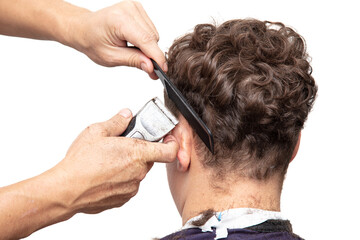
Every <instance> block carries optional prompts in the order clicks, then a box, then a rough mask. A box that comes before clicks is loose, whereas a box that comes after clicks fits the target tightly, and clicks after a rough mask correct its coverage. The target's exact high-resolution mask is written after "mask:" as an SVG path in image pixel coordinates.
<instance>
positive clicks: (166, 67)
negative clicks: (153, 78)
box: [162, 63, 168, 72]
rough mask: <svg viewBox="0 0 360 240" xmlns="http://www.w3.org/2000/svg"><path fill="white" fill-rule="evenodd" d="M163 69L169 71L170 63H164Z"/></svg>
mask: <svg viewBox="0 0 360 240" xmlns="http://www.w3.org/2000/svg"><path fill="white" fill-rule="evenodd" d="M162 70H163V71H164V72H167V71H168V65H167V64H166V63H164V65H163V69H162Z"/></svg>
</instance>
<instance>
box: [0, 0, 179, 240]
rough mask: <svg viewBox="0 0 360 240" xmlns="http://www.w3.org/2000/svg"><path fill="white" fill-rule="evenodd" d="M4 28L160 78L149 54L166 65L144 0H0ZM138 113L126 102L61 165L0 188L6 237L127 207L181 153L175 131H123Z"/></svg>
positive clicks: (87, 134) (73, 147) (2, 30)
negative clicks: (151, 138) (88, 1)
mask: <svg viewBox="0 0 360 240" xmlns="http://www.w3.org/2000/svg"><path fill="white" fill-rule="evenodd" d="M0 34H4V35H9V36H17V37H27V38H35V39H43V40H54V41H58V42H60V43H62V44H64V45H67V46H70V47H72V48H74V49H77V50H79V51H80V52H83V53H84V54H86V55H87V56H88V57H89V58H90V59H92V60H93V61H94V62H96V63H98V64H101V65H104V66H119V65H126V66H132V67H137V68H140V69H143V70H144V71H146V72H147V73H148V74H149V75H150V77H152V78H154V79H156V77H155V74H154V73H153V65H152V63H151V61H150V59H149V58H153V59H154V60H155V61H157V62H158V64H160V66H162V67H163V69H164V70H165V71H166V70H167V66H166V63H165V56H164V54H163V53H162V51H161V50H160V48H159V47H158V45H157V41H158V40H159V34H158V33H157V31H156V28H155V26H154V24H153V23H152V22H151V20H150V19H149V17H148V16H147V14H146V12H145V10H144V9H143V8H142V6H141V4H140V3H138V2H133V1H124V2H121V3H118V4H115V5H113V6H111V7H108V8H104V9H101V10H99V11H96V12H91V11H89V10H87V9H84V8H79V7H77V6H74V5H71V4H69V3H66V2H64V1H60V0H11V1H7V0H0ZM128 43H131V44H133V45H134V46H136V47H137V48H138V49H135V48H129V47H127V45H128ZM139 49H140V50H139ZM131 118H132V113H131V112H130V110H128V109H124V110H122V111H120V112H119V113H118V114H116V115H115V116H114V117H113V118H111V119H110V120H108V121H105V122H102V123H96V124H93V125H91V126H89V127H88V128H86V129H85V130H84V131H83V132H82V133H81V134H80V135H79V136H78V138H77V139H76V140H75V141H74V143H73V144H72V145H71V147H70V148H69V150H68V152H67V154H66V156H65V158H64V159H63V160H62V161H61V162H59V163H58V164H57V165H56V166H55V167H53V168H52V169H50V170H48V171H46V172H44V173H42V174H40V175H39V176H35V177H33V178H31V179H27V180H25V181H22V182H19V183H15V184H13V185H10V186H5V187H1V188H0V229H1V233H0V239H19V238H23V237H26V236H29V235H30V234H31V233H33V232H35V231H37V230H38V229H41V228H43V227H46V226H49V225H51V224H54V223H57V222H61V221H65V220H67V219H69V218H71V217H72V216H73V215H75V214H76V213H80V212H82V213H98V212H101V211H104V210H106V209H110V208H114V207H120V206H122V205H123V204H124V203H126V202H127V201H128V200H129V199H130V198H131V197H133V196H134V195H135V194H136V193H137V191H138V188H139V184H140V182H141V180H142V179H144V177H145V176H146V174H147V172H148V171H149V170H150V169H151V167H152V165H153V163H154V162H164V163H165V162H166V163H169V162H172V161H174V160H175V158H176V153H177V151H178V148H179V146H178V143H177V141H176V139H175V138H174V137H173V136H172V135H168V136H167V137H166V138H165V139H164V141H163V143H150V142H145V141H141V140H135V139H129V138H123V137H118V136H119V135H121V133H122V132H123V131H124V130H125V129H126V127H127V125H128V124H129V122H130V119H131Z"/></svg>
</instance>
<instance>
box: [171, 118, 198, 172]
mask: <svg viewBox="0 0 360 240" xmlns="http://www.w3.org/2000/svg"><path fill="white" fill-rule="evenodd" d="M172 135H173V136H174V137H175V138H176V139H177V141H178V143H179V145H180V148H179V151H178V153H177V160H178V163H177V169H178V170H179V171H180V172H186V171H188V170H189V167H190V162H191V151H192V145H193V141H194V139H193V134H192V128H191V127H190V125H189V123H188V122H187V121H186V120H185V118H184V117H183V116H179V123H178V125H177V126H176V127H175V128H174V129H173V130H172Z"/></svg>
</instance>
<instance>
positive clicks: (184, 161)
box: [177, 146, 190, 172]
mask: <svg viewBox="0 0 360 240" xmlns="http://www.w3.org/2000/svg"><path fill="white" fill-rule="evenodd" d="M177 160H178V162H177V169H178V170H179V171H180V172H186V171H187V170H188V169H189V166H190V156H189V154H188V153H187V152H186V150H185V149H183V148H182V147H181V146H180V150H179V152H178V154H177Z"/></svg>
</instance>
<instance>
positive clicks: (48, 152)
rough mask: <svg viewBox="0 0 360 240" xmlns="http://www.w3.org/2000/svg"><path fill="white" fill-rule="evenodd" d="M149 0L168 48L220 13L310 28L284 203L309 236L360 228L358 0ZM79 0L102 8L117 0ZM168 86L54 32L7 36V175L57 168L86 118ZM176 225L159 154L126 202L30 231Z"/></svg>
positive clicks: (1, 49)
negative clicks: (307, 99) (308, 90)
mask: <svg viewBox="0 0 360 240" xmlns="http://www.w3.org/2000/svg"><path fill="white" fill-rule="evenodd" d="M141 2H142V4H143V6H144V8H145V10H146V11H147V12H148V15H149V16H150V18H151V19H152V20H153V22H154V24H155V25H156V27H157V30H158V32H159V33H160V42H159V44H160V47H161V49H162V50H163V51H167V49H168V47H169V46H170V45H171V43H172V41H173V40H174V39H175V38H176V37H178V36H180V35H182V34H184V33H185V32H187V31H190V30H191V29H192V28H193V27H194V25H196V24H198V23H206V22H212V21H213V18H214V19H215V20H216V21H217V22H223V21H225V20H228V19H233V18H246V17H252V18H258V19H260V20H271V21H281V22H284V23H285V24H286V25H289V26H292V27H293V28H295V29H296V30H297V31H298V32H299V33H300V34H301V35H303V36H304V37H305V39H306V41H307V45H308V51H309V53H310V55H311V56H312V58H313V60H312V66H313V75H314V77H315V79H316V81H317V84H318V86H319V94H318V99H317V101H316V103H315V107H314V110H313V112H312V113H311V114H310V116H309V120H308V121H307V123H306V128H305V130H304V131H303V134H302V143H301V147H300V150H299V153H298V156H297V157H296V158H295V160H294V161H293V163H291V164H290V168H289V171H288V176H287V179H286V180H285V185H284V189H283V197H282V211H283V212H284V214H285V215H286V216H288V217H289V219H290V220H291V221H292V223H293V228H294V231H295V232H296V233H298V234H299V235H301V236H303V237H304V238H306V239H354V237H355V236H357V234H356V232H357V231H356V229H358V221H357V220H355V219H356V218H355V217H356V216H359V214H360V212H359V207H358V205H359V202H360V197H359V194H358V193H357V192H358V190H356V189H359V187H358V184H359V181H360V177H359V174H358V168H357V167H358V166H359V164H358V161H359V160H360V157H359V156H358V153H357V149H358V144H359V143H360V141H359V137H358V136H359V134H360V129H359V122H360V121H359V120H360V119H359V107H358V104H359V103H360V101H359V89H358V88H359V87H360V84H359V81H360V79H359V71H358V70H359V66H358V65H359V63H360V61H359V55H360V50H359V42H358V41H359V27H358V23H359V22H360V19H359V17H358V11H357V9H358V8H356V7H355V2H356V1H353V2H351V1H337V2H332V1H296V3H295V2H294V1H285V0H284V1H237V0H232V1H224V0H223V1H203V0H201V1H200V0H199V1H194V0H193V1H165V0H163V1H160V0H158V1H145V0H144V1H141ZM321 2H322V3H321ZM71 3H74V4H76V5H80V6H83V7H86V8H89V9H91V10H98V9H100V8H103V7H106V6H109V5H112V4H114V3H116V1H115V0H103V1H85V0H71ZM162 90H163V89H162V86H161V83H160V81H152V80H150V79H149V78H148V77H147V75H146V74H145V73H143V72H141V71H139V70H136V69H131V68H127V67H116V68H105V67H101V66H98V65H96V64H95V63H93V62H92V61H91V60H89V59H88V58H87V57H86V56H85V55H83V54H81V53H79V52H76V51H74V50H73V49H70V48H68V47H65V46H62V45H60V44H58V43H55V42H50V41H37V40H29V39H20V38H13V37H6V36H0V116H1V118H0V186H6V185H8V184H11V183H15V182H18V181H21V180H23V179H26V178H29V177H32V176H35V175H37V174H40V173H41V172H43V171H45V170H47V169H49V168H51V167H53V166H54V165H55V164H56V163H57V162H59V161H60V160H61V159H62V158H63V157H64V155H65V153H66V151H67V149H68V147H69V146H70V144H71V143H72V141H73V140H74V139H75V137H76V136H77V135H78V134H79V133H80V132H81V131H82V130H83V129H84V128H85V127H86V126H88V125H89V124H91V123H94V122H98V121H103V120H106V119H108V118H110V117H111V116H113V115H114V114H115V113H116V112H117V111H118V110H120V109H121V108H124V107H129V108H130V109H132V110H133V112H134V113H135V112H136V111H137V110H138V109H139V108H140V107H141V106H142V105H143V104H144V103H145V102H146V101H148V100H149V99H150V98H152V97H154V96H159V97H161V98H162ZM58 187H59V188H60V187H61V186H58ZM44 191H46V189H44ZM180 227H181V219H180V217H179V215H178V213H177V211H176V208H175V205H174V204H173V202H172V198H171V195H170V193H169V190H168V187H167V179H166V174H165V168H164V166H163V165H161V164H156V165H155V166H154V168H153V169H152V170H151V172H150V173H149V174H148V176H147V178H146V179H145V180H144V181H143V182H142V184H141V186H140V190H139V193H138V194H137V196H135V197H134V198H133V199H132V200H131V201H130V202H128V203H127V204H125V205H124V206H123V207H122V208H119V209H112V210H108V211H105V212H103V213H100V214H98V215H85V214H78V215H76V216H74V217H73V218H72V219H70V220H68V221H66V222H63V223H59V224H56V225H53V226H50V227H48V228H45V229H42V230H40V231H38V232H36V233H34V234H32V235H31V236H30V237H28V239H151V238H152V237H161V236H164V235H166V234H168V233H171V232H173V231H175V230H177V229H178V228H180ZM355 234H356V235H355ZM355 238H356V237H355Z"/></svg>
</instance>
